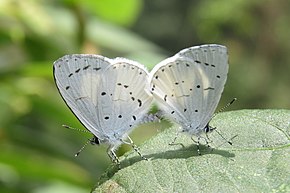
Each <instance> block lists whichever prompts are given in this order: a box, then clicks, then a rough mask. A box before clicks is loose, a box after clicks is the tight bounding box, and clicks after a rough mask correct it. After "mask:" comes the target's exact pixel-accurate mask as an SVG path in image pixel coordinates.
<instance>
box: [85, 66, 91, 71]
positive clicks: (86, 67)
mask: <svg viewBox="0 0 290 193" xmlns="http://www.w3.org/2000/svg"><path fill="white" fill-rule="evenodd" d="M90 66H91V65H88V66H85V67H83V70H87V69H88V68H89V67H90Z"/></svg>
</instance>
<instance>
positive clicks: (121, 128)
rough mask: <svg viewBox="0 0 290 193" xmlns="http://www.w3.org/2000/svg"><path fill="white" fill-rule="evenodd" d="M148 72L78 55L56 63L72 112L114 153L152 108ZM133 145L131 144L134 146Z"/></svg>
mask: <svg viewBox="0 0 290 193" xmlns="http://www.w3.org/2000/svg"><path fill="white" fill-rule="evenodd" d="M148 77H149V75H148V72H147V70H146V69H145V67H144V66H143V65H141V64H139V63H137V62H134V61H131V60H128V59H125V58H115V59H109V58H106V57H103V56H99V55H88V54H75V55H67V56H64V57H62V58H60V59H58V60H57V61H55V63H54V79H55V82H56V85H57V88H58V90H59V92H60V94H61V96H62V98H63V100H64V101H65V103H66V104H67V106H68V107H69V108H70V109H71V111H72V112H73V113H74V114H75V116H76V117H77V118H78V119H79V121H80V122H81V123H82V124H83V125H84V127H85V128H86V129H88V130H89V131H90V132H91V133H92V134H93V135H94V136H95V138H94V140H93V141H94V142H97V143H96V144H98V143H107V144H109V150H108V153H109V155H110V157H112V154H113V157H115V153H114V150H115V149H117V148H118V146H119V145H121V144H122V143H125V140H127V139H129V140H130V141H131V139H130V138H129V136H128V134H129V133H130V132H131V131H132V130H133V129H134V127H136V126H137V125H138V123H139V122H140V121H141V120H142V118H143V117H144V115H145V114H146V113H147V111H148V110H149V108H150V105H151V102H152V96H151V94H150V92H149V91H148V90H147V88H148V83H149V80H148ZM130 143H131V142H130Z"/></svg>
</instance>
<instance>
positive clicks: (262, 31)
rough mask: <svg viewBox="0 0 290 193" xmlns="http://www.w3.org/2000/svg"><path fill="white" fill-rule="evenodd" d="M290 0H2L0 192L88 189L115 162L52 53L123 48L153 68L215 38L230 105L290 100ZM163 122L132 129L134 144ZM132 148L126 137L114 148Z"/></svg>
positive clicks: (115, 52) (280, 104) (288, 103)
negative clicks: (93, 141) (81, 114)
mask: <svg viewBox="0 0 290 193" xmlns="http://www.w3.org/2000/svg"><path fill="white" fill-rule="evenodd" d="M289 10H290V1H287V0H276V1H274V0H263V1H261V0H233V1H228V0H212V1H210V0H192V1H180V0H170V1H161V0H154V1H150V0H83V1H77V0H59V1H57V0H47V1H45V0H1V1H0V43H1V44H0V151H1V153H0V192H18V193H19V192H33V193H39V192H47V193H48V192H54V193H55V192H88V191H90V190H91V188H92V187H93V186H94V184H95V183H96V182H97V180H98V179H99V177H100V175H101V174H102V173H103V172H104V170H105V169H106V168H107V167H108V165H109V164H111V162H110V160H109V158H108V156H107V155H106V152H105V150H106V147H104V146H101V147H98V148H96V147H94V146H88V147H87V148H86V149H85V150H84V151H83V152H82V153H81V154H80V156H79V157H77V158H75V157H74V153H76V152H77V151H78V150H79V148H80V147H81V146H82V145H83V144H84V143H85V142H86V141H87V139H88V138H90V137H91V136H90V135H86V134H83V133H79V132H75V131H70V130H67V129H65V128H63V127H61V125H62V124H67V125H70V126H72V127H76V128H80V129H83V127H82V125H81V124H80V123H79V122H78V121H77V119H76V118H75V117H74V116H73V114H72V113H71V112H70V110H69V109H68V108H67V107H66V105H65V103H64V102H63V101H62V99H61V97H60V95H59V93H58V91H57V89H56V87H55V85H54V81H53V76H52V64H53V61H55V60H56V59H58V58H59V57H61V56H63V55H65V54H72V53H95V54H101V55H104V56H106V57H110V58H114V57H117V56H122V57H127V58H130V59H133V60H136V61H138V62H140V63H142V64H145V65H146V66H147V67H148V68H149V69H152V67H153V66H154V65H155V64H157V63H158V62H160V61H161V60H162V59H165V58H166V57H169V56H171V55H173V54H175V53H176V52H178V51H179V50H181V49H183V48H186V47H190V46H193V45H199V44H205V43H218V44H223V45H226V46H227V47H228V49H229V57H230V71H229V76H228V80H227V84H226V86H225V91H224V94H223V97H222V99H221V102H220V106H224V105H225V104H226V103H227V102H229V101H230V100H231V99H232V98H233V97H237V98H238V101H237V102H236V103H235V104H234V105H232V106H231V107H230V108H229V110H234V109H248V108H251V109H255V108H289V107H290V98H289V96H290V89H289V85H290V75H289V74H290V65H289V63H290V38H289V34H290V12H289ZM165 128H166V125H165V124H158V123H151V124H149V125H143V126H142V128H138V129H136V130H135V131H134V132H133V134H132V135H131V136H132V138H133V139H134V141H135V143H136V144H140V143H142V142H143V141H145V140H146V139H148V138H150V137H151V136H152V135H154V134H156V133H157V132H159V131H160V130H162V129H165ZM128 150H130V148H129V147H126V146H124V147H123V146H122V148H121V149H120V151H119V155H121V154H123V153H124V152H126V151H128Z"/></svg>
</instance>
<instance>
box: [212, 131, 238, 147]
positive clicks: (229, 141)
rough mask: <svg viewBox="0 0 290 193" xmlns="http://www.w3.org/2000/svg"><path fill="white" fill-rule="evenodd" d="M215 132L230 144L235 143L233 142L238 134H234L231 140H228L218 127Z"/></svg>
mask: <svg viewBox="0 0 290 193" xmlns="http://www.w3.org/2000/svg"><path fill="white" fill-rule="evenodd" d="M214 131H215V132H217V134H218V135H219V136H220V137H221V138H223V140H225V141H226V142H227V143H228V144H230V145H233V143H232V142H231V141H232V140H233V139H234V138H236V137H237V136H238V135H235V136H233V137H232V138H231V139H230V140H227V139H226V138H225V137H224V136H223V135H222V134H221V133H220V132H218V131H217V130H216V129H215V130H214Z"/></svg>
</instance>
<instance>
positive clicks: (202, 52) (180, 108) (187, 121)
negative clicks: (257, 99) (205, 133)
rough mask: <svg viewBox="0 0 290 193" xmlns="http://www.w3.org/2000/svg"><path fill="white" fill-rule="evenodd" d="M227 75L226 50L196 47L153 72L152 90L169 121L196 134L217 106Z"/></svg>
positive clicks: (222, 47) (158, 66)
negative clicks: (173, 121)
mask: <svg viewBox="0 0 290 193" xmlns="http://www.w3.org/2000/svg"><path fill="white" fill-rule="evenodd" d="M227 73H228V55H227V49H226V47H224V46H221V45H215V44H211V45H203V46H195V47H191V48H187V49H184V50H182V51H180V52H179V53H177V54H176V55H175V56H173V57H171V58H168V59H166V60H164V61H162V62H161V63H159V64H158V65H156V66H155V67H154V68H153V70H152V72H151V77H150V80H151V82H150V89H151V92H152V94H153V96H154V98H155V99H156V102H157V104H158V105H159V107H160V108H161V109H162V110H163V111H164V112H165V114H166V115H167V116H168V117H169V118H171V119H173V120H175V121H176V122H177V123H179V124H180V125H181V126H182V127H183V130H184V131H187V132H189V133H191V134H197V133H199V132H200V131H202V130H203V129H204V127H205V126H206V125H207V124H208V122H209V121H210V119H211V116H212V115H213V113H214V111H215V109H216V107H217V105H218V102H219V100H220V97H221V94H222V91H223V88H224V84H225V82H226V79H227Z"/></svg>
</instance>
